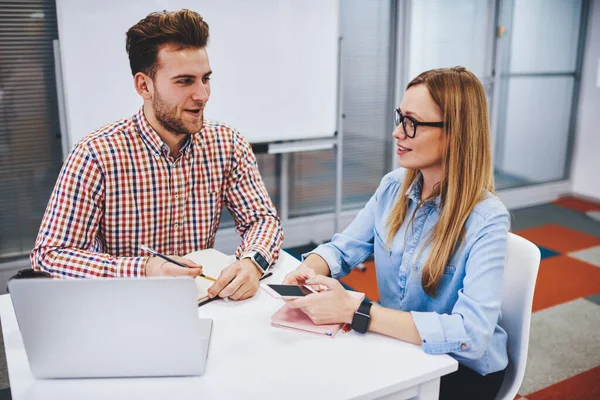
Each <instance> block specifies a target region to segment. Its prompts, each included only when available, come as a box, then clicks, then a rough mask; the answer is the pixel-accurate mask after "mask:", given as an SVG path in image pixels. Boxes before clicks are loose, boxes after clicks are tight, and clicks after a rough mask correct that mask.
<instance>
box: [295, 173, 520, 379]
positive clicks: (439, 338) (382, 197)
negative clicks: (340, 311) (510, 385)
mask: <svg viewBox="0 0 600 400" xmlns="http://www.w3.org/2000/svg"><path fill="white" fill-rule="evenodd" d="M403 172H404V171H403V170H401V169H397V170H395V171H392V172H391V173H389V174H387V175H386V176H385V177H384V178H383V179H382V181H381V184H380V185H379V188H378V189H377V191H376V192H375V194H374V195H373V197H371V199H370V200H369V202H368V203H367V205H366V206H365V207H364V208H363V209H362V210H361V211H360V212H359V214H358V215H357V217H356V219H355V220H354V221H353V222H352V223H351V224H350V226H349V227H348V228H347V229H346V230H344V232H342V233H341V234H336V235H334V236H333V238H332V240H331V242H330V243H326V244H323V245H321V246H319V247H317V248H316V249H315V250H314V251H313V252H314V253H317V254H319V255H320V256H321V257H323V258H324V259H325V261H326V262H327V264H328V265H329V269H330V270H331V274H332V276H333V277H334V278H336V279H339V278H342V277H343V276H345V275H347V274H348V273H350V270H351V269H352V268H353V267H355V266H356V265H358V264H359V263H361V262H363V261H364V260H365V259H366V258H367V257H369V256H370V255H371V254H373V253H375V268H376V271H377V284H378V286H379V294H380V303H381V305H382V306H384V307H387V308H392V309H395V310H403V311H410V312H411V314H412V316H413V319H414V321H415V324H416V327H417V330H418V331H419V334H420V336H421V339H422V341H423V350H424V351H425V352H427V353H431V354H440V353H448V354H450V355H451V356H452V357H454V358H455V359H456V360H457V361H458V362H459V363H461V364H463V365H465V366H467V367H469V368H471V369H473V370H475V371H477V372H478V373H480V374H482V375H486V374H489V373H492V372H496V371H500V370H503V369H504V368H506V366H507V364H508V356H507V352H506V340H507V336H506V332H505V331H504V329H502V328H501V327H500V326H499V325H498V322H499V321H500V318H501V315H500V302H501V298H502V278H503V271H504V257H505V254H506V241H507V234H508V230H509V226H510V215H509V213H508V211H507V210H506V208H505V207H504V205H503V204H502V203H501V202H500V200H499V199H498V198H497V197H496V196H494V195H492V194H491V193H490V194H489V195H488V196H487V197H486V198H485V199H484V200H482V201H481V202H480V203H479V204H477V205H476V206H475V208H474V209H473V211H472V212H471V215H469V217H468V219H467V222H466V225H465V228H466V229H465V240H464V242H463V244H462V246H460V248H459V249H458V251H456V252H455V254H454V255H453V256H452V257H451V259H450V261H449V262H448V265H447V266H446V268H445V270H444V276H443V278H442V280H441V281H440V283H439V286H438V291H437V295H436V296H435V298H431V297H429V296H428V295H427V294H426V293H425V292H424V290H423V287H422V284H421V276H422V272H423V265H424V263H425V262H426V260H427V256H428V254H429V250H430V247H431V245H428V246H427V248H425V249H424V250H423V251H422V252H421V254H420V255H419V252H420V250H421V247H422V246H423V245H424V244H425V242H426V239H427V237H428V235H429V234H431V232H433V228H434V226H435V224H436V223H437V222H438V219H439V217H440V210H439V196H438V198H437V199H433V200H429V201H426V202H424V203H423V204H422V205H421V207H419V208H418V210H417V212H416V214H415V215H414V218H413V220H412V222H409V221H410V217H411V216H412V215H413V212H414V210H415V208H416V207H417V205H418V203H419V201H420V199H421V181H420V180H417V181H416V182H415V184H414V185H412V187H411V188H410V189H409V191H408V192H407V193H405V194H403V193H400V190H401V187H402V178H403ZM400 195H407V196H409V197H410V200H411V201H410V203H409V209H408V213H407V218H406V221H405V222H404V224H403V225H402V226H401V227H400V229H399V231H398V232H397V234H396V236H394V239H393V241H392V243H391V245H390V246H388V245H386V242H387V219H388V216H389V213H390V211H391V210H392V207H393V205H394V203H395V202H396V199H397V198H398V196H400ZM306 255H307V254H306ZM306 255H305V256H306Z"/></svg>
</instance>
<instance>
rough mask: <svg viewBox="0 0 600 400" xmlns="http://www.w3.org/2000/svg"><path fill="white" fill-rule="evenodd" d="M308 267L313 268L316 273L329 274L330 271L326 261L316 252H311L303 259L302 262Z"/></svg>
mask: <svg viewBox="0 0 600 400" xmlns="http://www.w3.org/2000/svg"><path fill="white" fill-rule="evenodd" d="M303 264H304V265H306V266H307V267H308V268H310V269H312V270H314V271H315V272H316V273H317V275H325V276H329V275H331V271H330V270H329V265H327V262H326V261H325V260H324V259H323V257H321V256H320V255H318V254H315V253H312V254H310V255H309V256H308V257H306V258H305V259H304V262H303Z"/></svg>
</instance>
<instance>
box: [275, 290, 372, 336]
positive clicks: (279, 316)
mask: <svg viewBox="0 0 600 400" xmlns="http://www.w3.org/2000/svg"><path fill="white" fill-rule="evenodd" d="M350 293H352V295H354V296H356V297H358V298H360V299H361V300H362V299H364V298H365V294H364V293H359V292H350ZM271 325H273V326H276V327H278V328H287V329H294V330H299V331H304V332H309V333H314V334H318V335H325V336H329V337H334V336H335V334H336V333H338V331H339V330H340V329H342V326H344V324H328V325H315V324H314V323H313V322H312V321H311V320H310V318H309V317H308V315H306V314H304V312H303V311H302V310H300V309H297V308H290V307H288V305H287V304H285V305H284V306H283V307H281V308H280V309H279V310H277V312H276V313H275V314H273V316H272V317H271Z"/></svg>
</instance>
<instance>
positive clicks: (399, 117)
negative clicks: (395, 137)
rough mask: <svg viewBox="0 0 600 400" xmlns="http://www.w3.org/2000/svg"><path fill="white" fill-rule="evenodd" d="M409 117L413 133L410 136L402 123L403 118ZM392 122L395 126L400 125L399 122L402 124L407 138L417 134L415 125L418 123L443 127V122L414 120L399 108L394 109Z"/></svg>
mask: <svg viewBox="0 0 600 400" xmlns="http://www.w3.org/2000/svg"><path fill="white" fill-rule="evenodd" d="M407 118H408V119H409V120H410V122H412V124H413V134H412V136H410V135H409V134H408V132H406V125H404V120H405V119H407ZM394 124H396V126H400V124H402V130H403V131H404V134H405V135H406V136H408V137H409V138H411V139H412V138H414V137H415V136H417V127H418V126H419V125H423V126H433V127H435V128H443V127H444V122H443V121H442V122H419V121H417V120H415V119H414V118H412V117H409V116H408V115H404V114H402V111H400V108H396V109H395V110H394Z"/></svg>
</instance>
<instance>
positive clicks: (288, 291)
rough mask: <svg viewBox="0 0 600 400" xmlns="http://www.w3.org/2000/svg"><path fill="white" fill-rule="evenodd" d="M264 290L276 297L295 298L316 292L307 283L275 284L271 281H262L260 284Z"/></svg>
mask: <svg viewBox="0 0 600 400" xmlns="http://www.w3.org/2000/svg"><path fill="white" fill-rule="evenodd" d="M260 286H261V287H262V288H263V289H264V291H265V292H267V293H269V294H270V295H271V296H273V297H275V298H276V299H284V300H287V299H297V298H298V297H303V296H306V295H308V294H311V293H317V292H316V291H315V290H314V289H313V288H311V287H310V286H307V285H276V284H272V283H262V284H261V285H260Z"/></svg>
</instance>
